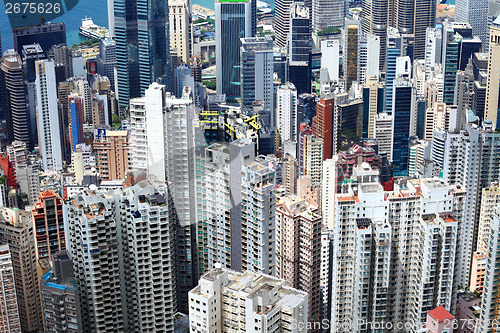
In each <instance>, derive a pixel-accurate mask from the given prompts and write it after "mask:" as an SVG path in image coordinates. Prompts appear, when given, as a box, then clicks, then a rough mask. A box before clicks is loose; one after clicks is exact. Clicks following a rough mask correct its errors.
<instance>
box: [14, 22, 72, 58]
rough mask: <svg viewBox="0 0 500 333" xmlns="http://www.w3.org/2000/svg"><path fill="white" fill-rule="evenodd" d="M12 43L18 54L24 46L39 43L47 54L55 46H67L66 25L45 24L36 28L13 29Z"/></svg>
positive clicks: (59, 23)
mask: <svg viewBox="0 0 500 333" xmlns="http://www.w3.org/2000/svg"><path fill="white" fill-rule="evenodd" d="M12 42H13V43H14V50H16V52H17V53H18V54H21V52H23V46H24V45H29V44H34V43H38V44H40V46H41V47H42V50H43V51H44V52H45V53H47V52H49V50H50V48H51V47H52V46H53V45H59V44H66V24H65V23H64V22H54V23H44V24H39V25H35V26H28V27H20V28H14V29H12Z"/></svg>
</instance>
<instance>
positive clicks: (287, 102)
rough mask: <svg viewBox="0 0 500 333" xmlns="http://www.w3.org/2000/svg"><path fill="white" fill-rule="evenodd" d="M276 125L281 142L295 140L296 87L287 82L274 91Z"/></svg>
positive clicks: (296, 126)
mask: <svg viewBox="0 0 500 333" xmlns="http://www.w3.org/2000/svg"><path fill="white" fill-rule="evenodd" d="M276 125H277V127H278V131H279V134H280V139H281V142H285V141H288V140H292V141H296V140H297V128H298V124H297V89H296V88H295V86H294V85H293V83H290V82H287V83H285V84H283V85H281V86H279V87H278V90H277V91H276Z"/></svg>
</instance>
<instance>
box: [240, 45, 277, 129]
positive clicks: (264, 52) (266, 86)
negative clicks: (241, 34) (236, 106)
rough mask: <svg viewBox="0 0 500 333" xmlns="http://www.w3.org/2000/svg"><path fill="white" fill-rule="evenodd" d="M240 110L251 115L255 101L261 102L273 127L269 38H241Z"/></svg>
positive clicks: (271, 58) (271, 46) (272, 87)
mask: <svg viewBox="0 0 500 333" xmlns="http://www.w3.org/2000/svg"><path fill="white" fill-rule="evenodd" d="M241 43H242V46H241V110H242V111H243V112H244V113H246V114H247V115H251V114H252V106H253V103H254V102H255V101H262V102H263V103H264V109H265V111H266V112H268V113H269V114H270V116H271V117H270V118H271V123H270V124H266V125H268V126H270V127H274V82H273V73H274V66H273V40H272V38H271V37H270V36H266V37H256V38H242V41H241Z"/></svg>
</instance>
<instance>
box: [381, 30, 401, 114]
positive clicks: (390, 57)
mask: <svg viewBox="0 0 500 333" xmlns="http://www.w3.org/2000/svg"><path fill="white" fill-rule="evenodd" d="M402 44H403V40H402V38H401V35H400V34H399V32H398V30H397V29H389V30H388V35H387V58H386V61H385V66H386V67H385V112H387V113H389V114H392V89H393V88H392V87H393V81H394V79H395V78H396V59H397V58H399V57H401V56H403V54H402V47H403V45H402Z"/></svg>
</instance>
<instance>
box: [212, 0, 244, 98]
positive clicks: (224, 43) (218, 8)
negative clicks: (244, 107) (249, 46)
mask: <svg viewBox="0 0 500 333" xmlns="http://www.w3.org/2000/svg"><path fill="white" fill-rule="evenodd" d="M252 16H253V15H252V3H251V0H236V1H224V0H217V1H216V2H215V40H216V45H215V55H216V59H217V70H216V76H217V94H219V95H222V94H226V97H231V98H235V97H239V96H240V48H241V39H240V38H244V37H253V36H252V30H253V29H252V27H253V22H254V20H253V17H252Z"/></svg>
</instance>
